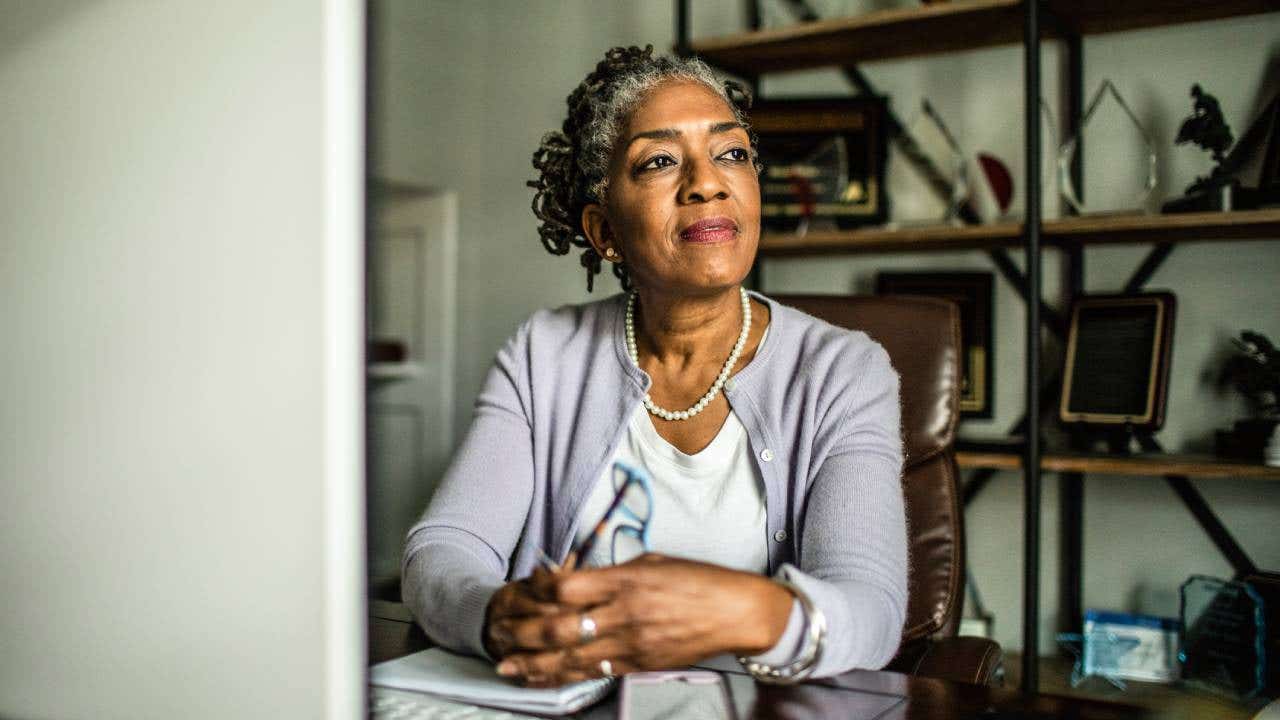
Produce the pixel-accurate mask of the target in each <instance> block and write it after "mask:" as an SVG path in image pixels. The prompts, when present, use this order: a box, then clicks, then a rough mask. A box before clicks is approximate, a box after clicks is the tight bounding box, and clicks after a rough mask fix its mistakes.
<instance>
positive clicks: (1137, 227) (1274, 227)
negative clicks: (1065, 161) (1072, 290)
mask: <svg viewBox="0 0 1280 720" xmlns="http://www.w3.org/2000/svg"><path fill="white" fill-rule="evenodd" d="M1044 234H1045V236H1047V237H1048V238H1050V239H1051V240H1054V241H1064V240H1073V241H1079V242H1082V243H1085V244H1090V245H1094V244H1107V243H1139V242H1186V241H1195V242H1198V241H1206V240H1264V239H1277V238H1280V209H1277V208H1272V209H1265V210H1241V211H1238V212H1207V213H1182V214H1177V215H1091V216H1083V217H1071V218H1063V219H1062V220H1050V221H1048V222H1046V223H1044Z"/></svg>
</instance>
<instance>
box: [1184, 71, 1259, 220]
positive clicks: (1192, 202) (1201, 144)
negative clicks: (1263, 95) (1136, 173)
mask: <svg viewBox="0 0 1280 720" xmlns="http://www.w3.org/2000/svg"><path fill="white" fill-rule="evenodd" d="M1191 97H1192V98H1193V100H1194V102H1193V103H1192V109H1191V114H1190V115H1189V116H1187V119H1185V120H1183V121H1182V126H1181V127H1179V128H1178V137H1177V138H1175V139H1174V141H1173V144H1174V145H1186V144H1192V145H1195V146H1196V147H1198V148H1200V149H1202V150H1207V151H1209V153H1210V155H1211V156H1212V157H1213V163H1214V165H1213V170H1211V171H1210V172H1209V174H1208V175H1205V176H1203V177H1197V178H1196V180H1195V182H1193V183H1191V184H1190V185H1188V186H1187V190H1186V193H1185V194H1184V195H1183V196H1182V197H1180V198H1177V199H1175V200H1170V201H1169V202H1167V203H1165V204H1164V206H1163V208H1162V209H1163V210H1164V212H1167V213H1179V212H1205V211H1213V210H1222V211H1229V210H1239V209H1243V206H1244V205H1245V204H1249V205H1252V204H1254V203H1252V202H1249V201H1248V200H1247V199H1246V197H1245V196H1244V194H1242V192H1241V187H1240V180H1239V179H1238V178H1237V177H1236V176H1235V172H1234V170H1233V167H1232V166H1233V163H1232V162H1230V157H1229V156H1228V153H1227V151H1228V150H1229V149H1230V148H1231V144H1232V143H1233V142H1234V140H1235V138H1234V137H1233V136H1232V134H1231V127H1230V126H1229V125H1227V119H1226V118H1225V117H1224V116H1223V114H1222V107H1221V106H1220V105H1219V104H1218V99H1217V98H1215V97H1214V96H1212V95H1210V94H1209V93H1207V92H1205V91H1204V89H1203V88H1201V87H1200V85H1199V83H1197V84H1195V85H1192V86H1191ZM1234 164H1238V163H1234Z"/></svg>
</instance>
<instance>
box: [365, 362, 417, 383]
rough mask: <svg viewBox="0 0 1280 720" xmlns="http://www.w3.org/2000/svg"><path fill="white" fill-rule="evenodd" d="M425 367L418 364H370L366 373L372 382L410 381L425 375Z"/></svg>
mask: <svg viewBox="0 0 1280 720" xmlns="http://www.w3.org/2000/svg"><path fill="white" fill-rule="evenodd" d="M423 370H424V368H423V366H422V364H421V363H417V362H411V361H409V362H379V363H370V364H369V365H368V366H367V367H366V368H365V372H366V374H367V375H368V376H369V379H371V380H408V379H409V378H415V377H418V376H419V375H421V374H422V373H423Z"/></svg>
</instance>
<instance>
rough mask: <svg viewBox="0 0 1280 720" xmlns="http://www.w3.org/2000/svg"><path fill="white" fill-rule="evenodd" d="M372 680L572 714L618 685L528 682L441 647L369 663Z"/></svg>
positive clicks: (489, 702)
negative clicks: (524, 683) (528, 684)
mask: <svg viewBox="0 0 1280 720" xmlns="http://www.w3.org/2000/svg"><path fill="white" fill-rule="evenodd" d="M369 683H370V684H372V685H378V686H381V687H390V688H397V689H399V690H412V691H414V692H423V693H429V694H431V695H437V696H439V697H443V698H448V699H450V700H456V701H458V702H464V703H470V704H472V705H484V706H486V707H495V708H502V709H503V710H514V711H516V712H529V713H538V714H541V715H568V714H569V713H573V712H577V711H579V710H581V709H583V708H585V707H587V706H588V705H591V704H593V703H596V702H598V701H599V700H600V699H601V698H603V697H604V696H605V695H607V694H609V691H610V690H612V689H613V685H614V681H613V680H610V679H600V680H588V681H586V682H580V683H573V684H571V685H563V686H561V687H558V688H525V687H520V686H518V685H515V684H513V683H512V682H511V681H510V680H507V679H506V678H504V677H502V676H501V675H499V674H498V673H497V671H495V670H494V668H493V665H492V664H491V663H489V662H488V661H487V660H481V659H480V658H475V657H470V656H468V655H458V654H455V653H451V652H449V651H447V650H442V649H440V648H431V649H430V650H423V651H421V652H416V653H414V654H412V655H406V656H404V657H402V658H397V659H395V660H388V661H386V662H382V663H378V664H377V665H374V666H373V667H371V668H369Z"/></svg>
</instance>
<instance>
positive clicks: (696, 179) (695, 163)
mask: <svg viewBox="0 0 1280 720" xmlns="http://www.w3.org/2000/svg"><path fill="white" fill-rule="evenodd" d="M684 167H685V172H684V184H683V186H682V187H681V188H680V202H681V203H698V202H708V201H710V200H723V199H725V198H727V197H729V185H728V184H727V183H726V182H725V181H724V177H723V176H722V175H721V174H720V170H719V169H718V168H717V167H716V166H715V162H714V161H712V160H711V159H710V158H698V159H695V160H692V161H690V162H686V163H685V166H684Z"/></svg>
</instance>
